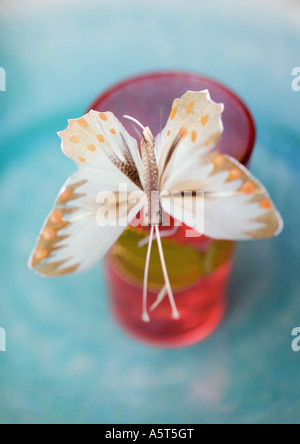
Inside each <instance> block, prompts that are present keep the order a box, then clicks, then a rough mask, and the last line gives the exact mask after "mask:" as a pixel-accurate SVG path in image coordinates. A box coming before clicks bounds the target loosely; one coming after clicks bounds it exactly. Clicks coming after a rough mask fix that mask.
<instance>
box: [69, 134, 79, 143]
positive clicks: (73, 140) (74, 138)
mask: <svg viewBox="0 0 300 444" xmlns="http://www.w3.org/2000/svg"><path fill="white" fill-rule="evenodd" d="M69 141H70V142H72V143H79V142H80V137H79V136H71V137H70V138H69Z"/></svg>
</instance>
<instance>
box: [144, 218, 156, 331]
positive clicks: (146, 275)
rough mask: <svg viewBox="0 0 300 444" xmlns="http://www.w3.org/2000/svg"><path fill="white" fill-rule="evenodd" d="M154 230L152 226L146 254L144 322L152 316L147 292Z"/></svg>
mask: <svg viewBox="0 0 300 444" xmlns="http://www.w3.org/2000/svg"><path fill="white" fill-rule="evenodd" d="M153 232H154V227H153V226H151V231H150V236H149V244H148V250H147V256H146V264H145V272H144V288H143V314H142V320H143V321H144V322H149V321H150V316H149V314H148V310H147V292H148V275H149V265H150V256H151V248H152V241H153Z"/></svg>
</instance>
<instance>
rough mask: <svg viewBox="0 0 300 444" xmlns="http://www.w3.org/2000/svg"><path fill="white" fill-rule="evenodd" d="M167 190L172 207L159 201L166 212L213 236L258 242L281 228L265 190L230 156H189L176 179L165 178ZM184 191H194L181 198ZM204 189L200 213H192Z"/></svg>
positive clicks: (167, 199)
mask: <svg viewBox="0 0 300 444" xmlns="http://www.w3.org/2000/svg"><path fill="white" fill-rule="evenodd" d="M167 189H168V191H169V193H175V197H174V198H173V199H172V205H170V199H171V198H170V197H169V196H166V197H165V198H163V199H162V205H163V208H164V210H165V211H166V212H170V213H171V215H172V216H173V217H174V218H175V219H176V218H177V219H180V220H182V221H183V222H184V223H186V224H187V225H189V226H191V227H192V228H194V229H195V230H197V231H199V232H201V233H203V234H205V235H206V236H209V237H211V238H215V239H228V240H247V239H261V238H268V237H272V236H275V235H278V234H279V233H280V232H281V231H282V229H283V221H282V218H281V216H280V214H279V213H278V211H277V210H276V208H275V206H274V204H273V202H272V200H271V198H270V196H269V194H268V192H267V191H266V189H265V188H264V186H263V185H262V184H261V183H260V182H259V181H258V180H257V179H256V178H255V177H254V176H253V175H252V174H251V173H250V172H249V171H248V170H247V169H246V168H245V167H244V166H243V165H241V164H240V163H239V162H238V161H237V160H235V159H234V158H232V157H230V156H227V155H222V154H220V153H216V152H212V153H206V154H205V155H203V156H202V155H199V154H198V155H194V156H192V158H191V159H189V161H188V162H187V163H186V164H185V166H184V168H183V169H182V170H181V171H180V173H179V174H178V175H177V177H176V178H174V179H172V176H171V177H170V178H169V179H168V181H167ZM185 191H193V193H192V194H189V195H188V197H186V198H185V199H183V198H182V194H183V193H184V192H185ZM197 191H198V192H199V197H197V193H196V192H197ZM202 191H204V207H201V206H200V208H201V209H203V211H202V212H201V211H200V214H199V213H198V214H196V212H195V209H196V208H197V204H196V199H197V198H199V199H201V198H202V194H201V192H202ZM176 192H177V193H176ZM198 207H199V206H198ZM191 221H193V223H192V222H191Z"/></svg>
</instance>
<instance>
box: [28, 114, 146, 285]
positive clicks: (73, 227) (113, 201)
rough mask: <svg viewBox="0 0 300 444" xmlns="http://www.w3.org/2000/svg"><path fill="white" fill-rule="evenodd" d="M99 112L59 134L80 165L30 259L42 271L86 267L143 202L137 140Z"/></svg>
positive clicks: (59, 273)
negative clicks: (111, 138) (113, 138)
mask: <svg viewBox="0 0 300 444" xmlns="http://www.w3.org/2000/svg"><path fill="white" fill-rule="evenodd" d="M98 114H99V113H96V112H94V111H93V112H90V113H89V114H88V115H86V116H85V117H83V118H82V119H78V120H76V121H71V122H70V123H69V127H68V129H67V130H65V131H63V132H61V133H60V136H61V138H62V141H63V144H62V149H63V151H64V152H65V154H66V155H68V156H69V157H70V158H72V159H74V160H75V161H76V163H77V164H78V167H79V170H78V171H77V172H76V173H75V174H73V175H72V176H71V177H70V178H69V179H68V180H67V182H66V183H65V185H64V187H63V188H62V190H61V192H60V193H59V197H58V199H57V200H56V202H55V205H54V208H53V210H52V212H51V214H50V216H49V217H48V218H47V220H46V223H45V225H44V227H43V229H42V231H41V234H40V237H39V239H38V242H37V245H36V247H35V249H34V252H33V254H32V256H31V258H30V260H29V266H30V267H31V268H34V269H35V271H36V272H37V273H39V274H41V275H44V276H49V277H52V276H62V275H65V274H69V273H74V272H79V271H86V270H88V269H89V268H90V267H92V266H93V265H94V264H95V263H96V262H98V261H99V260H100V259H101V258H102V257H103V256H104V255H105V254H106V253H107V251H108V250H109V249H110V247H111V246H112V245H113V244H114V242H115V241H116V240H117V239H118V237H119V236H120V235H121V234H122V232H123V231H124V230H125V228H126V227H127V225H128V224H129V223H130V222H131V221H132V220H133V219H134V218H135V216H136V215H137V213H138V212H139V211H140V210H141V208H142V207H143V206H144V204H145V193H144V191H143V190H142V189H141V184H142V181H143V176H142V169H140V171H139V168H141V163H140V162H139V160H138V159H139V152H138V149H137V144H136V142H135V143H134V142H133V141H132V140H131V138H130V136H129V135H128V133H127V132H126V131H125V129H122V126H121V124H120V123H119V122H118V121H117V119H115V118H114V116H113V115H110V114H108V113H106V114H102V115H101V116H100V117H99V115H98ZM105 116H108V117H107V120H106V119H105ZM100 121H101V122H104V123H103V124H102V123H101V124H100V123H99V122H100ZM113 130H114V131H113ZM109 133H110V134H111V136H110V135H109ZM100 136H101V137H100ZM102 137H103V139H102ZM110 137H116V140H115V141H111V140H110ZM97 140H98V143H97ZM133 140H134V139H133ZM135 149H136V152H135V151H134V150H135ZM134 159H135V160H134ZM120 184H121V187H120Z"/></svg>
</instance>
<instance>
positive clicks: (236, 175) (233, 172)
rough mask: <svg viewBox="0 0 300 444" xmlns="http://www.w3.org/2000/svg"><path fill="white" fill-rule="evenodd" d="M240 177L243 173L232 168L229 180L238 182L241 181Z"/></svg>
mask: <svg viewBox="0 0 300 444" xmlns="http://www.w3.org/2000/svg"><path fill="white" fill-rule="evenodd" d="M239 177H241V171H240V170H239V169H238V168H231V170H229V174H228V179H229V180H236V179H239Z"/></svg>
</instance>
